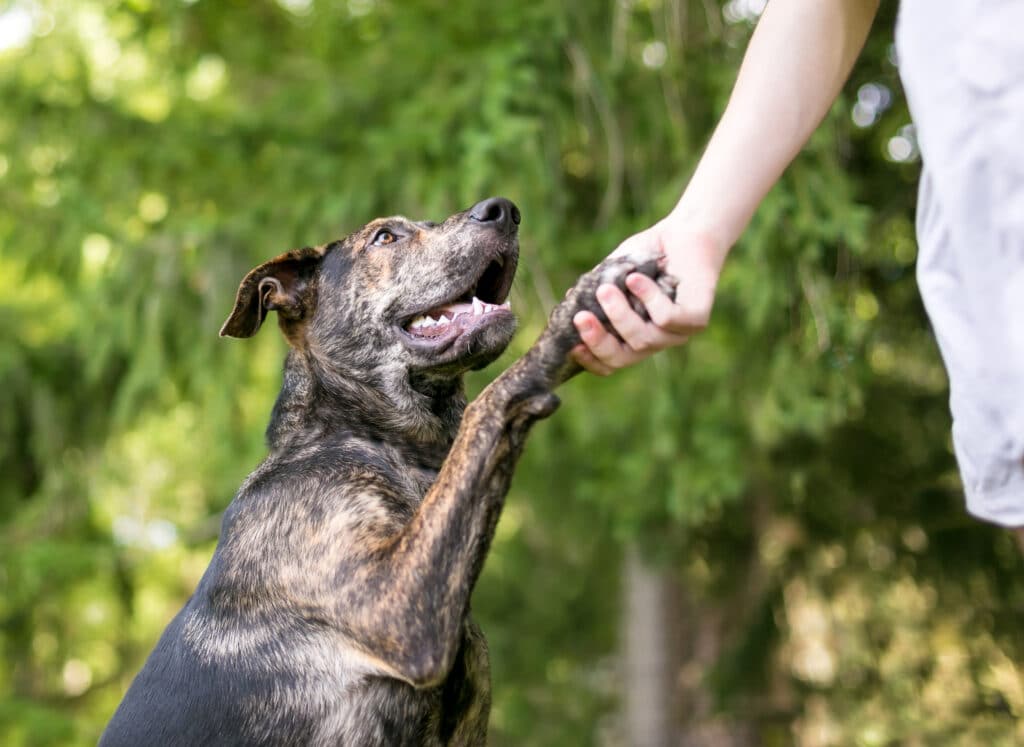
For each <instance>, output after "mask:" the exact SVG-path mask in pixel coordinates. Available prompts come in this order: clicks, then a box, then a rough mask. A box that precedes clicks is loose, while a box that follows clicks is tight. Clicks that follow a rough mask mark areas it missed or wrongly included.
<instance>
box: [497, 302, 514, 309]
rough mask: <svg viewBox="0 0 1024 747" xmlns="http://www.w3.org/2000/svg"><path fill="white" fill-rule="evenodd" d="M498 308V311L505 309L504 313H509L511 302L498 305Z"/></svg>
mask: <svg viewBox="0 0 1024 747" xmlns="http://www.w3.org/2000/svg"><path fill="white" fill-rule="evenodd" d="M498 308H499V309H505V310H506V311H511V310H512V302H511V301H506V302H505V303H503V304H499V305H498Z"/></svg>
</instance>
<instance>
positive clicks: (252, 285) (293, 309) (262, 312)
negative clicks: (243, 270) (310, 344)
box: [220, 247, 325, 337]
mask: <svg viewBox="0 0 1024 747" xmlns="http://www.w3.org/2000/svg"><path fill="white" fill-rule="evenodd" d="M324 251H325V247H305V248H303V249H294V250H292V251H290V252H285V253H284V254H282V255H280V256H278V257H274V258H273V259H272V260H270V261H269V262H264V263H263V264H261V265H260V266H259V267H256V268H254V269H252V270H250V271H249V274H248V275H246V276H245V278H243V279H242V284H241V285H239V286H238V295H236V296H235V308H233V309H232V310H231V315H230V316H228V318H227V321H225V322H224V326H223V327H221V328H220V336H221V337H252V336H253V335H254V334H256V333H257V332H258V331H259V329H260V326H262V324H263V320H264V319H266V317H267V312H268V311H271V310H276V311H277V312H278V314H279V315H281V316H282V317H284V318H285V319H301V318H302V317H303V316H305V315H306V313H307V312H308V311H311V310H312V309H311V305H312V298H311V295H312V294H311V290H312V288H311V286H312V281H313V277H314V275H315V274H316V271H317V268H318V266H319V264H320V260H321V259H323V256H324Z"/></svg>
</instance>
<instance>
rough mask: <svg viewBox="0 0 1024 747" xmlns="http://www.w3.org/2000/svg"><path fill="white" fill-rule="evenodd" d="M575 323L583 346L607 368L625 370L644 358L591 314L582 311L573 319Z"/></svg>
mask: <svg viewBox="0 0 1024 747" xmlns="http://www.w3.org/2000/svg"><path fill="white" fill-rule="evenodd" d="M606 313H607V312H606ZM573 322H574V323H575V324H576V329H577V330H578V331H579V333H580V339H581V340H582V341H583V344H584V345H586V346H587V349H588V350H590V352H591V354H592V355H593V356H594V357H595V358H597V359H598V360H599V361H600V362H601V363H603V364H604V365H605V366H608V367H609V368H612V369H616V368H623V367H624V366H628V365H630V364H631V363H635V362H636V361H638V360H640V359H641V358H642V357H643V356H642V355H639V354H637V353H636V352H635V351H633V350H631V349H630V348H629V346H627V345H624V344H623V343H621V342H619V340H618V339H617V338H616V337H615V335H613V334H612V333H611V332H609V331H608V330H607V329H605V327H604V325H603V324H601V322H600V321H599V320H598V318H597V317H596V316H595V315H594V314H592V313H591V312H589V311H580V312H579V313H577V314H576V316H575V317H574V318H573Z"/></svg>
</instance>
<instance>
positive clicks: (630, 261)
mask: <svg viewBox="0 0 1024 747" xmlns="http://www.w3.org/2000/svg"><path fill="white" fill-rule="evenodd" d="M491 202H493V201H491ZM500 202H501V203H502V204H503V205H504V209H505V210H508V209H509V208H511V210H512V211H513V213H512V214H513V215H514V216H515V217H516V221H515V222H510V221H508V220H507V219H506V220H505V221H504V222H500V223H499V222H497V221H483V222H481V221H480V220H478V219H477V218H475V217H474V214H473V213H472V209H471V210H469V211H465V212H463V213H458V214H456V215H453V216H452V217H450V218H449V219H447V220H446V221H444V223H442V224H440V225H436V224H433V223H426V222H421V223H414V222H412V221H409V220H407V219H405V218H388V219H381V220H377V221H373V222H371V223H370V224H368V225H367V226H365V227H363V228H362V229H360V230H358V231H356V232H355V233H353V234H351V235H350V236H348V237H347V238H345V239H343V240H341V241H335V242H332V243H330V244H327V245H324V246H321V247H318V248H306V249H301V250H297V251H293V252H289V253H288V254H284V255H281V256H280V257H278V258H276V259H274V260H271V261H270V262H268V263H266V264H263V265H260V266H259V267H257V268H256V269H255V270H253V271H252V272H251V273H249V275H247V276H246V278H245V280H243V282H242V285H241V287H240V288H239V292H238V298H237V301H236V306H235V309H234V311H233V312H232V314H231V316H230V317H229V319H228V321H227V322H226V323H225V325H224V329H223V330H222V334H228V335H233V336H239V337H246V336H249V335H252V334H255V333H256V331H257V330H258V329H259V327H260V324H261V323H262V321H263V319H264V316H265V314H266V311H267V310H270V309H273V310H276V311H278V319H279V325H280V327H281V329H282V331H283V333H284V335H285V337H286V338H287V340H288V342H289V344H290V347H291V349H290V352H289V353H288V357H287V360H286V363H285V370H284V384H283V387H282V390H281V393H280V395H279V397H278V399H277V403H276V404H275V406H274V410H273V415H272V417H271V421H270V425H269V427H268V429H267V440H268V443H269V450H270V453H269V455H268V456H267V458H266V459H265V460H264V462H263V463H262V464H260V466H259V467H258V468H257V469H256V471H255V472H253V473H252V474H251V475H250V476H249V477H248V479H247V480H246V481H245V483H244V484H243V485H242V487H241V488H240V489H239V491H238V493H237V495H236V496H235V499H234V501H233V502H232V504H231V505H230V506H229V508H228V510H227V512H226V513H225V515H224V520H223V525H222V530H221V536H220V542H219V544H218V546H217V549H216V551H215V552H214V555H213V559H212V561H211V563H210V566H209V568H208V569H207V571H206V573H205V574H204V576H203V578H202V580H201V581H200V582H199V586H198V588H197V589H196V591H195V593H194V594H193V596H192V598H191V599H190V600H189V601H188V603H187V604H186V605H185V607H184V609H182V610H181V612H180V613H179V614H178V615H177V617H175V618H174V620H173V621H172V622H171V623H170V625H169V626H168V627H167V629H166V631H165V632H164V634H163V636H162V637H161V638H160V641H159V643H158V644H157V646H156V648H155V650H154V651H153V653H152V654H151V655H150V657H149V659H148V660H147V662H146V664H145V666H144V667H143V669H142V671H141V672H140V673H139V674H138V676H137V677H136V678H135V680H134V682H133V683H132V685H131V688H130V689H129V690H128V693H127V694H126V695H125V698H124V700H123V702H122V703H121V705H120V707H119V708H118V710H117V712H116V713H115V715H114V717H113V719H112V721H111V722H110V724H109V725H108V727H107V730H106V732H105V733H104V735H103V737H102V739H101V741H100V744H101V745H102V746H104V747H114V746H120V745H125V746H128V745H131V746H132V747H138V746H143V745H161V746H168V745H182V746H185V745H187V746H188V747H196V746H198V745H359V746H362V745H388V746H389V747H390V746H394V745H445V744H451V745H479V744H484V743H485V742H486V735H487V720H488V711H489V707H490V677H489V669H488V656H487V646H486V642H485V640H484V638H483V635H482V634H481V632H480V630H479V628H478V627H477V626H476V624H475V623H474V622H473V621H472V619H471V618H470V615H469V598H470V592H471V591H472V589H473V585H474V583H475V582H476V579H477V576H478V575H479V573H480V568H481V566H482V565H483V561H484V557H485V555H486V553H487V550H488V547H489V545H490V542H491V538H492V537H493V534H494V527H495V524H496V523H497V520H498V515H499V514H500V512H501V508H502V505H503V502H504V498H505V494H506V492H507V490H508V486H509V480H510V479H511V476H512V470H513V468H514V466H515V463H516V460H517V459H518V457H519V454H520V452H521V451H522V448H523V443H524V440H525V438H526V435H527V431H528V430H529V428H530V426H531V424H532V423H534V422H535V421H536V420H537V419H539V418H543V417H546V416H548V415H550V414H551V413H552V412H553V411H554V410H555V408H556V407H557V406H558V402H559V400H558V399H557V398H556V397H555V395H554V394H552V390H553V389H554V388H555V387H556V386H558V385H559V384H560V383H562V382H563V381H565V380H566V379H568V378H569V377H571V376H572V375H574V374H575V373H577V372H578V370H579V369H578V367H577V366H576V365H575V364H574V363H573V362H572V361H571V359H570V358H569V357H568V353H569V351H570V349H571V348H572V347H573V346H574V345H575V344H576V343H577V342H578V336H577V334H576V332H575V329H574V327H573V325H572V317H573V314H574V313H575V312H576V311H577V310H579V309H582V308H589V309H592V310H593V309H595V308H596V304H595V301H594V291H595V289H596V287H597V285H598V284H599V283H600V282H602V281H612V282H620V283H621V280H622V278H624V277H625V275H626V274H627V273H628V272H629V271H630V270H632V269H634V268H636V267H638V266H639V267H640V269H641V271H643V272H646V273H647V274H648V275H651V276H652V277H658V278H659V281H660V282H662V283H663V285H664V286H665V287H666V288H670V286H671V282H670V281H669V280H668V278H667V277H666V276H664V275H662V274H661V273H660V271H659V270H658V269H657V267H656V265H655V263H654V262H651V261H647V262H645V263H641V260H648V259H649V258H617V259H615V260H611V261H606V262H605V263H603V264H601V265H599V266H598V267H597V268H596V269H595V270H593V271H591V272H590V273H588V274H586V275H584V276H583V277H582V278H581V279H580V281H579V282H578V283H577V285H576V286H575V287H574V288H573V289H572V290H571V291H570V292H569V293H568V294H567V296H566V298H565V299H564V300H563V301H562V302H561V303H560V304H559V305H558V306H557V307H556V308H555V309H554V311H553V312H552V314H551V318H550V321H549V324H548V326H547V328H546V330H545V331H544V332H543V334H542V335H541V336H540V338H539V339H538V341H537V343H536V344H535V345H534V346H533V347H532V348H531V349H530V350H529V351H528V352H527V353H526V355H525V356H524V357H523V358H521V359H520V360H518V361H517V362H516V363H514V364H513V365H512V366H511V367H510V368H509V369H508V370H507V371H505V372H504V373H503V374H501V375H500V376H499V377H498V378H497V379H496V380H495V381H494V382H493V383H492V384H491V385H490V386H488V387H487V388H486V389H485V390H484V392H483V393H482V394H481V395H480V396H479V397H478V398H477V399H476V400H475V401H474V402H473V403H472V404H471V405H469V406H468V407H467V406H466V398H465V395H464V393H463V385H462V375H463V373H464V372H465V371H467V370H469V369H471V368H480V367H482V366H484V365H486V364H487V363H489V362H490V361H492V360H493V359H494V358H496V357H497V356H498V355H499V354H500V353H501V351H502V350H503V349H504V348H505V346H506V345H507V344H508V342H509V340H510V338H511V335H512V332H513V328H514V320H513V319H512V317H511V315H506V316H505V318H503V319H499V320H496V321H494V322H492V323H491V325H490V326H489V327H488V328H486V329H484V330H483V331H482V332H481V333H480V334H478V335H474V336H473V337H474V339H471V340H468V341H463V342H464V343H465V344H463V342H460V343H458V344H456V345H455V346H454V349H450V350H447V351H444V352H443V353H442V354H441V355H437V354H436V353H433V352H432V353H429V354H428V353H424V352H423V351H421V350H418V349H416V346H411V347H410V345H408V344H407V342H403V341H402V339H400V338H401V333H400V332H399V330H398V328H397V324H398V321H399V320H400V319H402V318H403V316H404V318H408V317H409V316H410V315H411V314H413V313H415V312H417V311H419V310H425V309H426V308H428V307H431V305H432V303H433V305H438V304H440V303H443V302H444V301H446V300H448V299H449V298H451V297H453V296H454V295H457V294H458V293H459V292H460V290H461V289H463V288H465V287H466V286H467V283H468V282H469V281H471V280H472V279H473V278H478V277H480V273H481V272H482V271H483V268H484V267H486V266H487V264H488V263H489V262H491V260H492V259H494V258H495V257H498V256H502V257H504V259H505V261H506V262H511V263H513V267H514V263H515V261H516V259H517V254H518V243H517V238H516V225H515V223H516V222H518V212H517V211H515V208H514V206H512V205H511V203H508V202H507V201H500ZM485 204H486V203H480V204H479V205H477V206H475V207H474V208H473V209H477V208H479V207H480V205H485ZM478 213H479V210H478ZM381 226H387V227H390V228H391V229H392V230H393V231H395V232H396V235H399V238H400V240H399V241H396V242H395V243H394V244H389V245H386V246H371V241H372V238H373V237H374V235H375V233H376V232H377V231H378V230H379V229H380V227H381ZM510 277H511V275H509V278H510ZM504 291H505V292H506V293H507V287H506V288H505V289H504ZM498 300H500V299H498Z"/></svg>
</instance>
